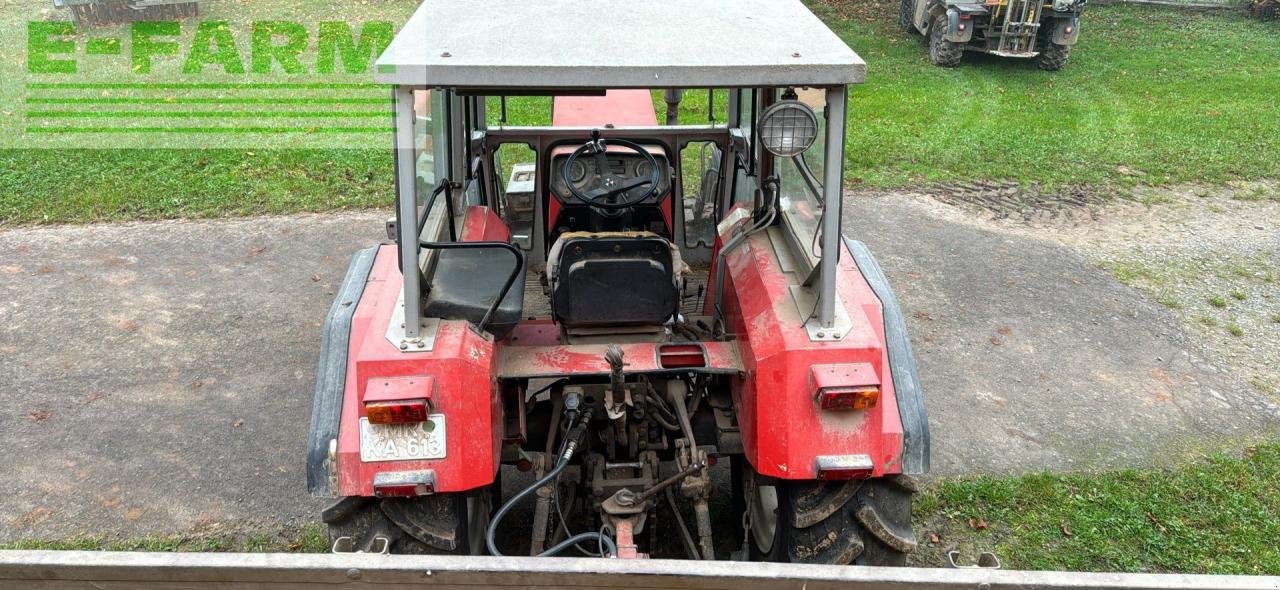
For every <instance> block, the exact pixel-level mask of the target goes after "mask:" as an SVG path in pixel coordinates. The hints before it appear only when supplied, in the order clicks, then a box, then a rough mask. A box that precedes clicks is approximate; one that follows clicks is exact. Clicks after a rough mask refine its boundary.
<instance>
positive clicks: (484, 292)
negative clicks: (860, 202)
mask: <svg viewBox="0 0 1280 590" xmlns="http://www.w3.org/2000/svg"><path fill="white" fill-rule="evenodd" d="M619 10H621V11H622V12H623V13H625V14H618V13H617V11H604V10H600V8H599V6H594V5H591V4H581V3H577V2H570V1H569V0H547V1H546V2H523V3H502V4H498V3H493V2H480V1H478V0H476V1H462V0H457V1H448V2H428V3H424V4H423V6H422V7H421V8H420V9H419V10H418V12H417V13H416V14H415V15H414V17H413V18H412V19H411V20H410V21H409V22H408V23H407V25H406V26H405V27H404V29H403V30H402V31H401V32H400V34H399V35H398V36H397V38H396V39H395V41H394V42H393V43H392V45H391V46H390V48H389V49H388V50H387V51H386V52H385V53H384V54H383V56H382V58H381V59H380V63H379V69H380V72H381V73H380V74H379V76H380V78H379V79H380V80H381V81H382V82H386V83H389V84H391V85H392V86H394V98H395V101H394V104H395V120H396V126H397V131H396V144H395V158H396V167H397V176H398V183H397V208H396V210H397V216H396V219H395V220H394V221H392V222H389V223H388V234H389V237H390V241H389V242H387V243H385V244H383V245H381V246H378V247H375V248H371V249H368V250H364V251H361V252H359V253H357V254H356V256H355V258H354V260H353V261H352V263H351V266H350V269H349V270H348V272H347V275H346V279H345V281H344V282H343V285H342V288H341V291H340V292H339V293H338V296H337V299H336V301H335V302H334V304H333V307H332V308H331V310H330V313H329V316H328V319H327V321H326V324H325V329H324V340H323V343H322V347H321V359H320V368H319V378H318V383H317V386H316V395H315V407H314V413H313V415H312V421H311V432H310V440H309V444H310V447H309V454H308V465H307V466H308V485H309V488H310V491H311V492H312V493H313V494H316V495H321V496H327V497H334V498H335V502H334V503H333V504H332V505H331V506H329V507H328V508H327V509H325V510H324V513H323V520H324V522H325V523H327V524H328V526H329V529H330V532H331V535H332V537H333V539H334V541H335V547H336V548H341V549H343V550H355V551H374V552H381V551H387V552H392V553H447V554H463V555H466V554H472V555H482V554H494V555H500V554H502V553H501V552H503V551H506V552H508V553H516V552H518V553H523V554H527V555H558V554H563V553H565V552H566V551H574V552H581V553H584V554H588V555H601V556H610V557H619V558H635V557H644V556H647V555H650V554H652V555H655V556H662V555H667V554H668V553H669V552H671V551H672V549H671V548H672V547H674V548H675V549H674V551H678V552H680V553H683V554H685V555H687V556H688V557H690V558H694V559H714V558H717V557H719V558H727V557H730V556H733V557H735V558H739V559H752V560H768V561H785V562H805V563H826V564H851V563H856V564H870V565H901V564H904V563H905V559H906V555H907V553H909V552H910V551H912V549H913V548H914V547H915V543H916V541H915V537H914V536H913V533H912V530H911V499H912V494H913V493H914V492H915V491H916V488H915V484H914V483H913V481H912V479H911V478H910V475H912V474H919V473H924V472H926V471H927V470H928V463H929V435H928V424H927V420H926V417H925V411H924V404H923V400H922V396H921V390H920V382H919V378H918V376H917V374H916V366H915V361H914V360H913V357H912V352H911V346H910V344H909V341H908V339H907V335H906V332H905V323H904V321H903V317H902V312H901V310H900V309H899V307H898V304H897V302H896V301H895V299H894V296H893V293H892V291H891V290H890V288H889V285H888V283H887V281H886V280H885V276H884V274H883V273H882V272H881V269H880V267H879V265H878V264H877V263H876V261H875V260H874V258H872V256H871V254H870V252H868V250H867V248H866V247H865V246H864V245H862V244H861V243H860V242H857V241H854V240H851V239H848V238H843V237H842V236H841V231H840V228H841V224H840V221H841V180H842V177H843V176H842V175H843V163H844V161H845V158H844V138H845V126H846V112H847V104H848V103H847V89H848V86H849V85H850V84H854V83H858V82H861V81H862V79H863V78H864V72H865V66H864V64H863V62H862V60H861V59H860V58H859V57H858V55H857V54H856V53H854V52H853V51H852V50H851V49H849V47H848V46H846V45H845V43H844V42H842V41H841V40H840V39H839V38H838V37H837V36H836V35H835V34H834V33H832V32H831V31H830V30H829V29H828V28H827V27H826V26H825V25H823V24H822V22H821V21H819V20H818V19H817V18H816V17H815V16H814V15H813V14H812V13H811V12H810V11H809V10H808V9H806V8H805V7H804V5H803V4H801V3H800V1H799V0H740V1H738V2H734V3H731V4H724V3H712V2H705V1H703V0H671V1H668V2H660V3H659V2H633V3H628V4H626V5H625V7H622V6H621V5H619ZM499 39H500V40H501V42H500V43H499V42H493V41H495V40H499ZM676 39H680V40H681V41H680V42H674V40H676ZM675 89H680V90H683V93H680V92H664V91H668V90H675ZM693 89H707V90H704V91H702V92H703V94H702V95H705V96H707V97H709V98H710V100H709V110H710V111H711V112H717V111H720V112H723V116H722V117H719V119H720V120H719V121H717V120H716V119H715V118H712V119H711V120H709V121H708V122H706V123H705V124H694V125H671V124H668V125H659V124H658V118H657V116H656V111H655V103H661V102H662V101H663V97H664V95H665V96H666V97H671V96H673V95H674V96H677V97H678V96H681V95H682V96H684V97H685V100H690V97H693V96H701V95H700V94H698V93H697V92H695V91H694V90H693ZM528 96H551V97H554V98H553V99H552V104H553V107H552V109H553V113H552V122H553V124H552V125H551V126H540V127H532V126H520V127H516V126H511V125H508V124H506V119H507V117H506V112H507V106H508V99H507V97H528ZM525 100H528V99H525ZM676 108H677V109H678V108H679V107H678V105H676ZM499 109H501V111H502V113H503V116H500V117H499V116H497V111H498V110H499ZM513 153H527V154H529V155H528V159H529V160H531V162H529V163H528V164H532V165H531V166H530V165H528V164H524V163H522V164H521V165H520V167H519V168H518V169H514V170H513V168H510V167H508V166H510V165H511V162H510V161H509V160H510V159H511V154H513ZM504 158H506V159H507V160H508V162H507V164H506V165H504V164H503V162H502V160H503V159H504ZM517 176H518V177H519V182H520V185H521V188H520V189H519V190H518V191H512V192H511V193H508V192H507V191H505V190H504V189H506V188H507V184H506V183H505V182H504V181H506V180H507V179H509V178H512V179H514V178H516V177H517ZM512 182H515V181H512ZM530 219H531V220H532V221H531V222H530V221H529V220H530ZM517 226H518V227H519V229H518V230H517V231H514V232H513V229H512V228H515V227H517ZM503 466H509V467H510V468H509V469H508V470H505V471H506V472H507V473H508V474H509V475H510V474H512V472H513V471H514V470H519V471H523V472H529V474H528V475H525V476H523V477H524V478H525V479H528V480H530V481H531V483H528V484H521V485H515V486H510V487H512V489H511V490H509V491H510V493H507V491H508V490H504V489H503V486H502V484H501V481H500V477H499V476H500V474H501V473H502V472H503V471H504V470H503V469H502V467H503ZM716 466H718V467H716ZM716 474H723V475H716ZM722 477H723V479H720V478H722ZM725 479H727V480H729V481H730V482H731V485H729V486H727V487H729V488H730V489H731V491H732V498H723V499H722V498H719V497H718V494H717V492H716V490H717V489H718V488H717V486H716V481H717V480H720V481H723V480H725ZM508 483H509V484H510V481H509V482H508ZM713 512H714V513H716V516H715V517H713ZM513 515H519V516H513ZM690 516H691V518H690ZM690 521H692V522H690ZM726 523H727V524H726ZM662 527H669V528H662ZM726 527H729V528H731V529H732V530H728V531H726V530H724V529H725V528H726ZM659 529H662V530H664V531H669V535H664V533H658V532H656V531H658V530H659ZM725 538H730V539H733V540H731V541H728V542H725V541H724V539H725ZM667 539H674V541H667ZM717 540H720V543H719V547H717ZM725 547H729V548H730V550H725ZM571 548H574V549H571ZM739 548H742V549H745V551H743V552H738V551H737V549H739Z"/></svg>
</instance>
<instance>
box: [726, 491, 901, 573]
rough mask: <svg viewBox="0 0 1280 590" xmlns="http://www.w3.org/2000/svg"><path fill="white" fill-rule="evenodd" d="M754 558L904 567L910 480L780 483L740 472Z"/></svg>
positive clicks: (752, 557)
mask: <svg viewBox="0 0 1280 590" xmlns="http://www.w3.org/2000/svg"><path fill="white" fill-rule="evenodd" d="M742 477H743V480H744V481H743V487H744V488H745V490H744V492H745V495H746V503H747V512H748V520H749V523H750V531H749V532H748V533H747V534H748V536H749V537H750V538H749V543H750V549H751V559H752V560H753V561H775V562H784V563H811V564H826V565H874V566H905V565H906V564H907V554H909V553H911V552H912V551H914V550H915V548H916V539H915V534H914V533H913V532H912V530H911V498H912V496H913V495H914V494H915V493H916V491H917V487H916V483H915V480H913V479H911V478H910V477H909V476H906V475H890V476H886V477H883V478H878V479H868V480H861V481H856V480H855V481H784V480H776V479H770V478H766V477H763V476H760V475H758V474H756V473H755V472H754V471H753V470H752V469H751V468H750V467H747V468H746V469H745V470H744V472H743V474H742Z"/></svg>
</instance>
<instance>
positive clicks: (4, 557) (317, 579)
mask: <svg viewBox="0 0 1280 590" xmlns="http://www.w3.org/2000/svg"><path fill="white" fill-rule="evenodd" d="M82 588H84V589H90V588H92V589H103V588H109V589H125V588H128V589H130V590H159V589H166V590H173V589H178V588H182V589H186V590H201V589H205V588H220V589H221V588H228V589H241V590H265V589H272V590H300V589H303V588H308V589H310V588H344V589H363V588H376V589H378V590H401V589H403V590H408V589H410V588H414V589H420V588H431V589H442V588H575V589H578V590H587V589H597V588H598V589H614V588H617V589H626V590H641V589H646V588H655V589H656V588H665V589H689V590H713V589H714V590H766V589H767V590H778V589H784V588H796V589H800V588H804V589H806V590H826V589H830V590H836V589H840V590H1280V577H1254V576H1197V575H1182V574H1106V573H1070V572H1024V571H1009V570H977V569H925V568H876V567H842V566H814V565H787V564H774V563H743V562H724V561H722V562H692V561H663V560H618V559H586V558H535V557H502V558H497V557H444V556H407V555H373V554H279V553H260V554H230V553H102V552H83V551H0V589H3V590H10V589H14V590H16V589H24V590H25V589H31V590H51V589H58V590H73V589H74V590H78V589H82Z"/></svg>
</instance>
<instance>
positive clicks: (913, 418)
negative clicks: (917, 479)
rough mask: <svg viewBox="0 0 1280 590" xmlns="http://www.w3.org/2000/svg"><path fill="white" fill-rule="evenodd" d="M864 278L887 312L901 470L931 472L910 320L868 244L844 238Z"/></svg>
mask: <svg viewBox="0 0 1280 590" xmlns="http://www.w3.org/2000/svg"><path fill="white" fill-rule="evenodd" d="M844 243H845V246H846V247H847V248H849V253H850V254H853V260H854V263H856V264H857V265H858V270H859V271H861V272H862V277H863V278H864V279H866V281H867V284H868V285H869V286H870V287H871V290H872V291H875V293H876V297H877V298H879V299H880V305H881V307H882V308H883V315H884V337H885V347H886V348H887V352H888V354H889V371H890V374H891V375H892V377H893V391H894V396H895V397H896V398H897V402H898V416H899V418H900V419H901V420H902V439H903V440H902V471H903V473H907V474H910V475H919V474H923V473H928V472H929V415H928V412H926V410H925V407H924V390H923V388H922V387H921V385H920V372H919V370H918V368H917V367H916V357H915V353H914V352H913V351H912V350H911V340H910V338H908V337H907V321H906V318H905V317H904V316H903V314H902V307H901V306H899V305H898V298H897V296H895V295H894V293H893V288H892V287H890V286H889V279H888V278H887V277H885V275H884V270H882V269H881V268H880V263H879V262H877V261H876V259H875V256H872V255H871V250H869V249H868V248H867V246H866V244H863V243H862V242H859V241H857V240H851V239H849V238H847V237H846V238H845V239H844Z"/></svg>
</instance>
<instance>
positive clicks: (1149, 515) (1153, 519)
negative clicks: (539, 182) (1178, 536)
mask: <svg viewBox="0 0 1280 590" xmlns="http://www.w3.org/2000/svg"><path fill="white" fill-rule="evenodd" d="M1147 520H1149V521H1151V524H1154V525H1156V528H1158V529H1160V532H1162V533H1167V532H1169V529H1166V528H1164V525H1162V524H1160V521H1159V520H1158V519H1157V518H1156V515H1154V514H1152V513H1151V512H1147Z"/></svg>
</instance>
